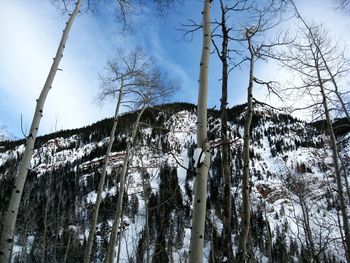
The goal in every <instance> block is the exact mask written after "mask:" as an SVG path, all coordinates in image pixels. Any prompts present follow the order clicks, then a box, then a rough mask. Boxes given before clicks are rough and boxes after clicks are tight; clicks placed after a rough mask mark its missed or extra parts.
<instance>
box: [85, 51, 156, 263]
mask: <svg viewBox="0 0 350 263" xmlns="http://www.w3.org/2000/svg"><path fill="white" fill-rule="evenodd" d="M118 55H119V57H118V59H116V60H115V62H110V61H109V62H108V63H107V65H108V75H107V76H105V77H101V93H100V94H99V96H98V98H97V99H98V101H100V102H102V101H103V100H104V99H106V98H107V97H108V96H115V95H117V103H116V108H115V113H114V117H113V125H112V128H111V133H110V137H109V142H108V146H107V150H106V154H105V158H104V163H103V168H102V174H101V177H100V181H99V185H98V189H97V196H96V202H95V205H94V212H93V215H92V223H91V225H90V230H89V237H88V242H87V246H86V249H85V254H84V262H85V263H87V262H90V254H91V249H92V245H93V240H94V238H95V231H96V224H97V216H98V212H99V208H100V204H101V201H102V192H103V187H104V184H105V178H106V171H107V167H108V162H109V156H110V153H111V150H112V146H113V142H114V138H115V131H116V128H117V124H118V114H119V109H120V106H121V104H122V98H123V96H124V95H130V94H129V93H130V92H132V89H133V88H135V86H137V85H140V83H138V81H139V79H140V78H142V77H143V75H144V74H145V72H146V71H147V70H149V67H150V62H151V61H149V60H147V58H146V57H145V56H144V54H143V51H142V50H141V49H135V50H133V51H132V52H131V53H130V54H125V52H124V51H122V50H119V54H118ZM117 61H120V63H118V62H117Z"/></svg>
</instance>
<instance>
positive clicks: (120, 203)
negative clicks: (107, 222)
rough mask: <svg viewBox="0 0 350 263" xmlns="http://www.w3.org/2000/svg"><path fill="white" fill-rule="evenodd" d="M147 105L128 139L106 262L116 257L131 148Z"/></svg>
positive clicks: (110, 261) (109, 262) (110, 262)
mask: <svg viewBox="0 0 350 263" xmlns="http://www.w3.org/2000/svg"><path fill="white" fill-rule="evenodd" d="M146 105H147V104H144V106H143V108H142V109H141V110H140V112H139V113H138V114H137V118H136V121H135V124H134V128H133V130H132V134H131V137H130V138H129V140H128V141H127V145H126V152H125V157H124V162H123V170H122V174H121V175H120V182H119V192H118V193H119V194H118V200H117V206H116V211H115V216H114V223H113V228H112V232H111V237H110V239H109V244H108V252H107V255H106V258H105V263H112V262H113V259H114V250H115V242H116V240H117V232H118V227H119V225H120V218H121V214H122V209H123V198H124V189H125V177H126V173H127V170H128V164H129V157H130V155H131V150H132V149H131V148H132V144H133V142H134V140H135V137H136V131H137V128H138V126H139V122H140V118H141V116H142V114H143V112H144V111H145V109H146Z"/></svg>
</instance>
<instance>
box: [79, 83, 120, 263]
mask: <svg viewBox="0 0 350 263" xmlns="http://www.w3.org/2000/svg"><path fill="white" fill-rule="evenodd" d="M122 96H123V81H122V84H121V88H120V90H119V95H118V100H117V105H116V108H115V113H114V119H113V126H112V129H111V134H110V136H109V143H108V146H107V151H106V155H105V158H104V164H103V170H102V174H101V177H100V182H99V185H98V190H97V196H96V203H95V206H94V213H93V215H92V222H91V226H90V230H89V238H88V242H87V245H86V249H85V253H84V263H89V262H90V255H91V250H92V245H93V241H94V238H95V232H96V224H97V217H98V212H99V209H100V205H101V201H102V192H103V186H104V184H105V179H106V171H107V166H108V161H109V156H110V154H111V150H112V146H113V142H114V138H115V130H116V128H117V124H118V114H119V108H120V104H121V99H122Z"/></svg>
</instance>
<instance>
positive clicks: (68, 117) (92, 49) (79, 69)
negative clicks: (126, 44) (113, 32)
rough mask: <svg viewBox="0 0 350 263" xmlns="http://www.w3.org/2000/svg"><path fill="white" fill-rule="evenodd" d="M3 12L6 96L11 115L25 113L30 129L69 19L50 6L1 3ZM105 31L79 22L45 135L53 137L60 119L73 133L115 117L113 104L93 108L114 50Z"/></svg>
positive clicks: (50, 103)
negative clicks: (99, 81)
mask: <svg viewBox="0 0 350 263" xmlns="http://www.w3.org/2000/svg"><path fill="white" fill-rule="evenodd" d="M32 5H33V6H32ZM35 5H36V7H37V8H35V7H34V6H35ZM39 6H40V8H38V7H39ZM0 10H2V13H1V16H0V31H1V34H2V35H3V36H5V37H4V38H2V41H1V43H0V58H1V61H2V63H1V65H0V72H1V75H2V78H1V79H0V92H1V94H5V93H6V94H7V96H8V97H7V98H6V99H7V100H10V101H11V104H12V110H11V114H12V115H13V116H16V117H17V116H19V114H20V113H23V116H24V123H25V124H26V125H25V126H27V127H29V126H30V122H31V118H32V114H33V111H34V108H35V99H36V98H37V97H38V96H39V94H40V91H41V88H42V86H43V85H44V82H45V78H46V76H47V74H48V72H49V69H50V66H51V63H52V58H53V57H54V54H55V52H56V49H57V46H58V43H59V39H60V37H61V34H62V30H63V27H64V25H65V22H64V21H65V20H66V18H63V17H62V18H59V19H57V18H55V16H57V13H58V12H57V10H55V8H54V7H52V6H51V5H50V4H48V3H45V2H40V3H38V2H35V1H27V2H24V1H1V3H0ZM14 14H15V15H14ZM99 26H100V25H98V23H97V22H96V19H94V18H93V17H91V16H79V17H78V18H77V19H76V21H75V23H74V24H73V27H72V30H71V33H70V37H69V39H68V42H67V46H66V49H65V52H64V57H63V59H62V61H61V64H60V66H59V67H60V68H62V69H63V71H58V72H57V75H56V78H55V80H54V83H53V89H52V90H51V91H50V93H49V95H48V98H47V101H46V104H45V108H44V118H43V120H42V123H41V126H40V133H47V132H51V131H53V127H54V125H55V124H54V123H55V119H56V116H58V118H59V127H63V128H65V129H67V128H75V127H81V126H83V125H86V124H89V123H92V122H94V121H97V120H99V119H101V118H104V117H106V116H110V115H112V113H113V110H112V107H113V105H112V104H110V105H108V106H107V107H104V108H102V109H98V108H96V107H95V106H94V105H91V102H92V98H93V97H94V96H95V95H96V93H97V91H98V77H97V72H99V71H102V70H103V67H104V64H105V59H106V58H107V56H108V53H109V52H110V49H111V41H110V40H106V39H105V37H106V36H105V35H103V34H102V33H101V34H100V33H99V32H100V30H99V28H98V27H99ZM111 38H112V37H111ZM97 39H99V41H96V40H97ZM13 118H14V117H13ZM3 122H4V121H3Z"/></svg>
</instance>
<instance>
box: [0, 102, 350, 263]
mask: <svg viewBox="0 0 350 263" xmlns="http://www.w3.org/2000/svg"><path fill="white" fill-rule="evenodd" d="M162 109H163V110H164V112H160V111H159V110H148V111H147V112H146V114H145V116H144V118H143V120H142V122H143V123H144V125H143V126H142V128H141V129H140V130H139V133H138V135H137V143H134V145H133V151H134V152H133V153H134V154H133V157H132V161H131V163H130V165H129V173H128V179H127V198H125V200H124V207H125V209H124V218H123V225H122V232H121V239H120V242H121V243H120V244H121V245H120V248H121V250H120V258H121V262H145V260H146V254H147V247H149V252H150V256H151V260H152V262H160V263H163V262H187V257H188V249H189V240H190V225H191V209H192V198H193V182H194V168H193V167H194V165H193V163H194V160H193V158H192V157H193V154H194V150H195V149H196V110H195V107H194V106H193V105H190V104H171V105H165V106H163V107H162ZM134 117H135V115H134V114H131V113H130V114H125V115H123V116H122V117H121V120H120V122H119V123H120V126H119V128H118V129H117V137H116V142H115V145H114V146H113V149H112V154H111V160H110V162H109V168H108V171H107V173H108V174H107V179H106V184H105V188H104V193H103V198H104V199H103V202H102V204H101V208H100V214H99V219H98V229H97V237H96V240H95V245H94V247H93V254H92V257H93V262H102V261H103V258H104V255H105V253H106V249H107V243H108V237H109V234H110V229H111V226H112V219H113V214H114V210H115V205H116V200H117V195H118V188H117V183H118V180H119V178H118V174H119V173H120V170H121V165H122V161H123V158H124V150H125V145H126V143H125V142H126V139H127V136H128V131H129V129H130V127H131V124H132V121H133V118H134ZM243 121H244V106H242V105H241V106H237V107H234V108H232V109H230V111H229V122H230V124H229V138H230V139H231V142H232V143H231V144H230V164H231V169H230V170H231V183H232V189H231V190H232V191H231V193H232V198H233V205H232V211H233V213H232V215H233V220H232V222H233V226H232V227H233V231H232V240H233V243H234V248H233V249H234V252H236V249H237V244H238V243H237V242H238V240H237V234H238V232H239V226H240V209H241V196H240V192H241V177H242V146H243V140H242V139H241V137H242V134H243ZM110 126H111V120H104V121H101V122H99V123H97V124H94V125H92V126H89V127H85V128H82V129H77V130H72V131H62V132H58V133H56V134H51V135H47V136H44V137H42V138H39V139H38V140H37V143H36V146H37V147H36V149H35V151H34V156H33V159H32V162H31V166H32V168H31V170H30V173H29V176H28V181H27V184H26V187H25V192H24V195H23V198H22V206H21V209H20V215H19V221H18V223H17V231H16V246H15V247H14V252H16V253H15V260H17V261H18V262H36V259H37V258H38V257H39V256H40V253H41V246H42V236H43V227H42V226H43V222H44V214H45V207H46V211H47V215H48V216H47V222H48V223H47V225H48V231H47V240H48V242H47V252H46V257H47V262H63V259H64V258H65V255H67V257H66V258H67V262H81V260H82V253H83V250H84V246H85V244H86V240H87V234H88V227H89V223H90V220H91V215H92V211H93V204H94V202H95V200H96V189H97V185H98V181H99V177H100V173H101V169H102V164H103V157H104V153H105V151H106V146H107V143H108V134H109V128H110ZM252 126H253V127H252V143H251V154H250V155H251V163H250V171H251V180H252V183H251V200H252V218H251V223H252V229H251V234H250V235H251V237H250V244H249V254H250V258H251V259H252V262H269V261H271V262H308V261H307V258H308V254H309V252H308V251H307V241H306V240H307V239H306V236H305V235H306V234H307V233H306V231H305V226H304V225H305V219H306V217H307V218H308V221H309V222H310V227H311V229H312V233H311V234H312V237H313V240H315V242H314V247H315V250H316V252H317V253H319V255H320V256H322V259H323V260H324V262H341V261H345V258H344V254H343V251H344V249H343V243H342V237H341V233H340V231H339V227H338V222H339V217H338V216H339V215H338V213H339V204H338V200H337V195H336V194H335V188H336V187H335V178H334V173H333V164H332V160H331V158H330V156H331V154H330V148H329V145H328V139H327V136H326V135H325V134H324V133H323V132H322V131H321V130H319V129H317V128H316V127H314V126H313V125H310V124H307V123H305V122H301V121H299V120H296V119H294V118H292V117H291V116H289V115H287V114H284V113H283V112H280V111H277V110H274V109H272V108H269V107H267V106H265V105H261V104H256V105H255V110H254V117H253V123H252ZM209 130H210V134H209V138H210V145H211V156H212V165H211V168H210V174H209V182H208V199H207V223H206V233H205V262H222V261H223V256H222V251H221V250H222V249H221V247H222V244H221V239H220V236H221V234H222V233H221V231H222V212H221V211H222V203H223V202H222V199H223V196H222V188H223V186H222V177H221V158H220V147H219V145H220V140H219V138H220V119H219V112H216V111H213V110H211V111H210V118H209ZM349 140H350V134H349V133H345V134H342V135H339V136H338V141H339V145H340V149H341V157H342V160H343V162H344V163H343V164H344V167H349V165H348V164H347V163H346V162H349V159H350V158H349V156H350V146H349ZM0 145H1V144H0ZM22 152H23V145H21V143H20V142H12V143H7V144H4V145H2V148H0V187H1V189H2V191H1V192H0V204H1V206H0V220H1V221H0V222H2V221H3V217H4V213H5V209H6V207H7V204H8V202H9V197H10V193H11V188H12V182H13V175H14V174H15V171H16V167H17V165H18V160H19V158H20V156H21V153H22ZM346 173H347V176H349V175H350V174H349V170H348V169H347V170H346ZM344 189H347V190H348V188H346V187H345V183H344ZM349 198H350V197H349ZM348 205H349V202H348ZM147 215H148V217H147V218H148V225H149V229H148V230H147V228H146V216H147ZM147 233H149V236H150V244H149V246H147V239H146V236H147ZM17 261H15V262H17Z"/></svg>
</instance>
